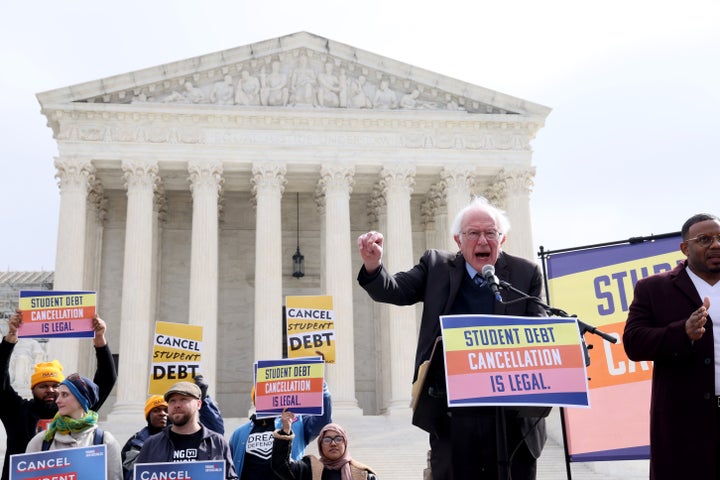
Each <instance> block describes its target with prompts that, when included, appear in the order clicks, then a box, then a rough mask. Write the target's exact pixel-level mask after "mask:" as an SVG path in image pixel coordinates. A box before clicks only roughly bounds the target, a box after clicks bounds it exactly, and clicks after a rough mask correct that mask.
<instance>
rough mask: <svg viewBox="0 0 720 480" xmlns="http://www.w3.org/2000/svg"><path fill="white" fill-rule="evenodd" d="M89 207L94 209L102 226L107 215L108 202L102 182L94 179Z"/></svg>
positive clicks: (89, 194) (90, 189)
mask: <svg viewBox="0 0 720 480" xmlns="http://www.w3.org/2000/svg"><path fill="white" fill-rule="evenodd" d="M87 199H88V205H90V206H91V207H93V209H94V210H95V215H96V218H97V221H98V223H100V224H102V223H103V222H104V221H105V216H106V215H107V204H108V200H107V197H106V196H105V189H104V187H103V184H102V183H101V182H100V180H97V179H94V180H93V181H92V183H91V184H90V188H89V190H88V197H87Z"/></svg>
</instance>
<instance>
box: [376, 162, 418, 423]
mask: <svg viewBox="0 0 720 480" xmlns="http://www.w3.org/2000/svg"><path fill="white" fill-rule="evenodd" d="M414 176H415V167H414V166H410V165H394V166H389V167H385V168H383V169H382V171H381V172H380V185H381V186H382V188H383V193H384V195H385V201H386V203H387V233H386V234H385V249H384V254H383V262H384V263H385V266H386V267H387V268H388V270H389V271H390V272H391V273H396V272H399V271H405V270H409V269H410V268H412V267H413V265H414V262H415V260H414V257H413V242H412V223H411V211H410V195H411V194H412V186H413V184H414V182H415V180H414ZM388 333H389V338H390V348H391V351H390V367H391V368H390V371H391V373H390V374H391V381H390V399H389V401H388V405H387V411H388V413H393V412H394V411H405V410H407V409H408V408H409V405H410V391H411V385H410V379H412V378H413V365H414V363H415V347H416V341H415V340H416V339H417V328H416V309H415V306H405V307H399V306H395V305H391V306H390V307H389V322H388ZM408 338H412V339H413V341H412V342H408V341H407V340H408Z"/></svg>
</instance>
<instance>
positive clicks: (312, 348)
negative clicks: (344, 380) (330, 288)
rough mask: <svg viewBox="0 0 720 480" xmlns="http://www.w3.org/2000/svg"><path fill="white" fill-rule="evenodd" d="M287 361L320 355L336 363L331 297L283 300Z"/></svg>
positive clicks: (293, 297) (318, 296)
mask: <svg viewBox="0 0 720 480" xmlns="http://www.w3.org/2000/svg"><path fill="white" fill-rule="evenodd" d="M285 312H286V313H285V317H286V319H287V346H288V357H289V358H303V357H314V356H315V355H320V356H321V357H323V359H325V363H335V312H334V311H333V303H332V297H331V296H326V295H324V296H321V295H317V296H314V295H313V296H310V295H308V296H288V297H286V298H285Z"/></svg>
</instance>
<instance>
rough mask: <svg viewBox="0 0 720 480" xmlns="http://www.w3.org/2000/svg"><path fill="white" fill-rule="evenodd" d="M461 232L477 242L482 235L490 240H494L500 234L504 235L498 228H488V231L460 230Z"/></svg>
mask: <svg viewBox="0 0 720 480" xmlns="http://www.w3.org/2000/svg"><path fill="white" fill-rule="evenodd" d="M460 233H461V234H463V235H465V238H467V239H468V240H470V241H471V242H475V241H477V240H479V239H480V236H481V235H484V236H485V240H487V241H488V242H493V241H495V240H497V239H499V238H500V235H502V234H501V233H500V232H498V231H497V230H488V231H486V232H478V231H477V230H468V231H467V232H460Z"/></svg>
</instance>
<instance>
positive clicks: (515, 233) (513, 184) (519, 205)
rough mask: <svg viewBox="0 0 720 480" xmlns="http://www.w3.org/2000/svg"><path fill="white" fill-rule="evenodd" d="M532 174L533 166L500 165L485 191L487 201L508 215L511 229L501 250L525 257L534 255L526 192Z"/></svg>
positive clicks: (529, 190) (530, 188)
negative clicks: (510, 166)
mask: <svg viewBox="0 0 720 480" xmlns="http://www.w3.org/2000/svg"><path fill="white" fill-rule="evenodd" d="M534 177H535V168H533V167H529V168H518V169H513V170H505V169H502V170H500V172H499V173H498V174H497V176H496V177H495V179H494V180H493V182H492V186H491V187H490V188H489V189H488V190H487V192H486V194H485V195H486V197H487V199H488V200H490V202H492V203H493V204H494V205H496V206H498V207H500V208H502V209H503V210H505V213H507V216H508V218H509V219H510V226H511V229H510V233H509V234H508V237H507V240H506V241H505V244H504V245H503V250H505V251H507V252H508V253H511V254H513V255H517V256H519V257H523V258H527V259H529V260H535V259H537V255H536V253H535V251H534V246H533V237H532V224H531V222H530V192H531V191H532V187H533V178H534Z"/></svg>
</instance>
